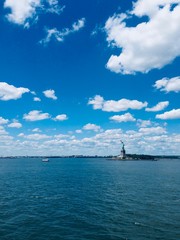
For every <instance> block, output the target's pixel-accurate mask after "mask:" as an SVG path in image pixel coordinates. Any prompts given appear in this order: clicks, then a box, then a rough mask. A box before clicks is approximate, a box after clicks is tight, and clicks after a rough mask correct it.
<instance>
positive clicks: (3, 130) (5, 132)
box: [0, 126, 8, 135]
mask: <svg viewBox="0 0 180 240" xmlns="http://www.w3.org/2000/svg"><path fill="white" fill-rule="evenodd" d="M6 134H8V132H7V131H6V130H5V129H4V127H3V126H0V135H6Z"/></svg>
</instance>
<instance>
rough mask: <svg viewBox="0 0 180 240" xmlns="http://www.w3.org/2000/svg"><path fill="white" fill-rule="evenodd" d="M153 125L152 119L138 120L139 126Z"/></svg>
mask: <svg viewBox="0 0 180 240" xmlns="http://www.w3.org/2000/svg"><path fill="white" fill-rule="evenodd" d="M151 125H152V122H151V121H150V120H141V119H138V120H137V126H138V127H141V128H142V127H147V126H151Z"/></svg>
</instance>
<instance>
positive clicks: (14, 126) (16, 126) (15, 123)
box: [8, 121, 22, 128]
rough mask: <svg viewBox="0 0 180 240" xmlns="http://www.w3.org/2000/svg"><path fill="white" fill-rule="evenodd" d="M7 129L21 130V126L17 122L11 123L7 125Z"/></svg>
mask: <svg viewBox="0 0 180 240" xmlns="http://www.w3.org/2000/svg"><path fill="white" fill-rule="evenodd" d="M8 127H10V128H21V127H22V124H21V123H20V122H18V121H13V122H12V123H10V124H8Z"/></svg>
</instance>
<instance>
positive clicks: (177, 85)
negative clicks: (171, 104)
mask: <svg viewBox="0 0 180 240" xmlns="http://www.w3.org/2000/svg"><path fill="white" fill-rule="evenodd" d="M154 87H155V88H157V89H160V91H165V92H179V91H180V76H178V77H174V78H170V79H169V78H163V79H161V80H157V81H156V82H155V84H154Z"/></svg>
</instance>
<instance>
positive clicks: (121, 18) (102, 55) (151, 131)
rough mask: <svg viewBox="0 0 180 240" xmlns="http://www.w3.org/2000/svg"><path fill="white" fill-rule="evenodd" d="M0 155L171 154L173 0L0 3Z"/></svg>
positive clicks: (179, 13) (174, 148) (179, 11)
mask: <svg viewBox="0 0 180 240" xmlns="http://www.w3.org/2000/svg"><path fill="white" fill-rule="evenodd" d="M0 31H1V37H0V156H9V155H71V154H87V155H96V154H98V155H109V154H110V155H111V154H113V155H118V154H119V153H120V149H121V140H122V141H123V142H124V143H125V147H126V151H127V153H137V154H138V153H143V154H164V155H170V154H174V155H178V154H180V148H179V144H180V132H179V129H180V121H179V119H180V108H179V102H180V95H179V92H180V68H179V66H180V58H179V56H180V0H154V1H151V0H137V1H125V0H121V1H120V0H106V1H103V0H92V1H89V3H87V2H85V1H82V0H76V1H72V0H68V1H66V0H62V1H61V0H59V1H58V0H22V1H19V0H4V1H1V5H0Z"/></svg>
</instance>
